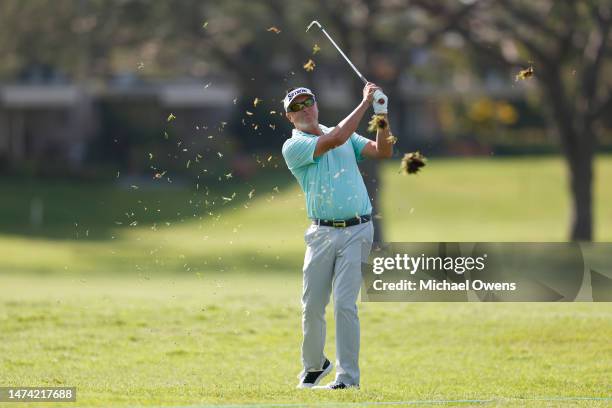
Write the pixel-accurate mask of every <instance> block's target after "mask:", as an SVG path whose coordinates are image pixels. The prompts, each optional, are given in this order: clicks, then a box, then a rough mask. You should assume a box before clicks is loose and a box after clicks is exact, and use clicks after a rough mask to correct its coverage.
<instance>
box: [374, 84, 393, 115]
mask: <svg viewBox="0 0 612 408" xmlns="http://www.w3.org/2000/svg"><path fill="white" fill-rule="evenodd" d="M388 103H389V98H387V95H385V94H384V93H383V91H381V90H380V89H377V90H375V91H374V100H373V101H372V105H373V106H374V113H375V114H377V115H379V114H383V113H387V104H388Z"/></svg>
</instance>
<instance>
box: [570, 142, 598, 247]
mask: <svg viewBox="0 0 612 408" xmlns="http://www.w3.org/2000/svg"><path fill="white" fill-rule="evenodd" d="M584 139H586V140H584V141H583V142H582V143H580V144H578V146H579V147H578V148H577V149H575V151H568V155H567V159H568V161H569V163H568V164H569V166H568V167H569V170H570V191H571V193H572V219H571V235H570V237H571V240H572V241H592V239H593V212H592V210H593V202H592V201H593V191H592V190H593V189H592V186H593V146H592V142H591V141H592V139H591V138H590V137H585V138H584Z"/></svg>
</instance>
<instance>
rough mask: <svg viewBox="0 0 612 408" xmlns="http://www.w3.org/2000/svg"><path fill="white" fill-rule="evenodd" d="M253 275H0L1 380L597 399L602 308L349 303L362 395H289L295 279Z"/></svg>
mask: <svg viewBox="0 0 612 408" xmlns="http://www.w3.org/2000/svg"><path fill="white" fill-rule="evenodd" d="M259 272H260V271H257V272H254V274H255V275H256V276H253V275H254V274H247V275H232V276H230V277H224V276H222V275H218V276H209V277H203V278H201V279H193V278H177V279H168V278H152V279H149V280H146V279H132V278H123V279H120V280H117V279H111V280H108V279H103V278H93V279H87V278H84V279H82V280H81V279H69V278H59V279H58V278H53V279H50V278H40V280H38V281H36V280H33V279H22V278H19V277H12V278H5V279H3V281H2V286H3V292H4V293H3V299H2V312H1V314H0V319H1V320H0V321H1V322H2V330H1V331H0V355H2V359H1V360H0V361H1V372H2V373H3V374H2V377H3V381H2V382H3V385H49V386H51V385H55V386H58V385H66V386H68V385H70V386H76V387H78V405H79V406H86V405H95V406H110V405H111V404H112V405H131V406H135V405H151V404H155V405H174V406H177V405H193V404H221V403H223V404H228V403H232V404H240V403H321V402H332V401H336V402H350V401H353V402H357V401H411V400H489V399H492V400H494V402H492V403H490V404H493V405H507V406H542V405H544V402H542V401H534V400H531V399H533V398H542V397H556V398H558V397H586V396H589V397H602V398H603V397H610V389H611V388H612V380H611V377H610V367H612V344H611V343H610V338H612V325H611V323H610V322H611V321H612V309H611V308H610V306H609V304H605V303H599V304H593V303H591V304H589V303H573V304H483V303H471V304H450V303H426V304H404V303H392V304H374V303H366V304H360V314H361V322H362V355H361V368H362V377H363V378H362V389H361V390H360V391H358V392H355V391H348V392H339V393H333V394H330V393H326V392H316V393H315V392H312V391H304V390H295V389H294V387H295V385H296V383H297V379H296V378H295V376H296V375H297V373H298V371H299V368H300V367H299V361H300V357H299V345H300V341H301V335H300V307H299V301H298V299H299V295H300V284H301V282H300V277H299V275H298V274H297V273H293V274H287V275H284V276H279V275H270V274H263V273H259ZM328 312H329V313H328V322H329V325H328V342H327V344H328V347H327V353H328V355H329V356H330V357H332V358H333V356H334V324H333V319H332V314H331V310H329V309H328ZM522 398H525V399H527V401H524V400H522ZM571 403H572V405H573V404H575V405H577V406H578V405H579V406H606V405H607V406H609V404H610V402H609V401H597V400H589V401H572V402H571ZM567 404H569V402H568V401H564V402H563V406H566V405H567ZM462 405H466V404H462ZM545 405H546V406H558V405H561V402H560V401H556V402H552V401H548V402H546V403H545Z"/></svg>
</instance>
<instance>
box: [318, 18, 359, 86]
mask: <svg viewBox="0 0 612 408" xmlns="http://www.w3.org/2000/svg"><path fill="white" fill-rule="evenodd" d="M319 27H320V28H321V31H323V34H325V36H326V37H327V38H328V39H329V41H331V43H332V44H333V45H334V47H336V49H337V50H338V52H339V53H340V55H342V56H343V57H344V59H345V60H346V62H348V64H349V65H350V66H351V68H353V71H355V73H356V74H357V76H358V77H359V79H361V80H362V81H363V83H364V84H367V83H368V80H367V79H365V77H364V76H363V75H361V72H359V70H358V69H357V68H356V67H355V65H353V63H352V62H351V60H350V59H348V57H347V56H346V55H345V54H344V52H342V50H341V49H340V47H338V44H336V42H335V41H334V40H333V38H331V36H330V35H329V34H327V31H325V29H324V28H323V27H321V25H319Z"/></svg>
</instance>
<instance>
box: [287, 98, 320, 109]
mask: <svg viewBox="0 0 612 408" xmlns="http://www.w3.org/2000/svg"><path fill="white" fill-rule="evenodd" d="M314 104H315V100H314V98H313V97H312V96H311V97H310V98H308V99H304V101H303V102H296V103H292V104H291V105H289V112H299V111H301V110H302V109H304V108H310V107H311V106H312V105H314Z"/></svg>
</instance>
